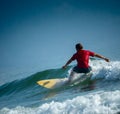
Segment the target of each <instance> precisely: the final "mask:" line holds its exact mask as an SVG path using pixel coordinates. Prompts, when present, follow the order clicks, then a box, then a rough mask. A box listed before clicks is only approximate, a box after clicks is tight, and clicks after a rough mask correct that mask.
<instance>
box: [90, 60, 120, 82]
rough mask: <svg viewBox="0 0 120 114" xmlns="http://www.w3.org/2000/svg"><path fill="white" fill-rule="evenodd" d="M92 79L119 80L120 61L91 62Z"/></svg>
mask: <svg viewBox="0 0 120 114" xmlns="http://www.w3.org/2000/svg"><path fill="white" fill-rule="evenodd" d="M91 66H92V68H93V78H104V79H106V80H116V79H120V61H112V62H109V63H107V62H105V61H92V62H91Z"/></svg>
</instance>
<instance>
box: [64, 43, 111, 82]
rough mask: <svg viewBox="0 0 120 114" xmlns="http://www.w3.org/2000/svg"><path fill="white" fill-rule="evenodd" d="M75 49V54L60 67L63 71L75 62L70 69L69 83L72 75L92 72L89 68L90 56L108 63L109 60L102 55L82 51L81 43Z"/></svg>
mask: <svg viewBox="0 0 120 114" xmlns="http://www.w3.org/2000/svg"><path fill="white" fill-rule="evenodd" d="M75 48H76V51H77V52H76V53H75V54H74V55H73V56H72V57H71V58H70V59H69V60H68V61H67V63H66V64H65V65H64V66H63V67H62V68H63V69H65V68H66V67H67V66H68V65H69V64H70V63H71V62H72V61H74V60H76V61H77V65H76V66H75V67H74V68H73V69H72V72H71V74H70V78H69V81H71V79H72V77H73V76H74V73H89V72H90V71H92V68H91V67H90V66H89V57H90V56H92V57H98V58H101V59H103V60H105V61H106V62H109V59H108V58H106V57H104V56H102V55H99V54H96V53H94V52H92V51H89V50H84V49H83V45H82V44H81V43H78V44H76V45H75Z"/></svg>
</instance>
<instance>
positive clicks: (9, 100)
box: [0, 67, 70, 108]
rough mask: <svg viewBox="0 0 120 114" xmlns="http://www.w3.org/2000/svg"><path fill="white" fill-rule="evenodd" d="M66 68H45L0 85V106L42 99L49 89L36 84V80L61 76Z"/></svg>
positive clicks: (11, 105)
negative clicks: (23, 77)
mask: <svg viewBox="0 0 120 114" xmlns="http://www.w3.org/2000/svg"><path fill="white" fill-rule="evenodd" d="M69 68H70V67H69ZM69 68H68V69H69ZM68 69H66V70H63V69H51V70H45V71H42V72H38V73H35V74H33V75H31V76H29V77H27V78H25V79H21V80H15V81H12V82H9V83H6V84H4V85H2V86H0V101H1V103H0V108H2V107H14V106H16V105H17V104H18V101H19V104H26V102H29V103H28V104H31V101H34V100H35V99H40V100H42V99H43V98H44V97H45V95H46V94H47V93H48V92H49V91H48V90H47V89H46V88H43V87H41V86H39V85H37V83H36V82H37V81H38V80H44V79H52V78H63V77H65V76H66V74H67V71H68Z"/></svg>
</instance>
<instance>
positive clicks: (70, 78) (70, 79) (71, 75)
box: [68, 71, 75, 83]
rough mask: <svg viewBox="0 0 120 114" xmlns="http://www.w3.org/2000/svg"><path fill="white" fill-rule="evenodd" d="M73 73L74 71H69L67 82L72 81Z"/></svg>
mask: <svg viewBox="0 0 120 114" xmlns="http://www.w3.org/2000/svg"><path fill="white" fill-rule="evenodd" d="M74 75H75V72H74V71H71V73H70V76H69V79H68V83H71V82H72V80H73V77H74Z"/></svg>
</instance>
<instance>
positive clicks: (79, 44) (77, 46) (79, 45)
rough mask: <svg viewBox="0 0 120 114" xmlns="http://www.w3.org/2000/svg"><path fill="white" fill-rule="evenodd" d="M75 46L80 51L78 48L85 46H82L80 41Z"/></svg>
mask: <svg viewBox="0 0 120 114" xmlns="http://www.w3.org/2000/svg"><path fill="white" fill-rule="evenodd" d="M75 48H76V50H77V51H78V50H81V49H83V46H82V44H81V43H78V44H76V45H75Z"/></svg>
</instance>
